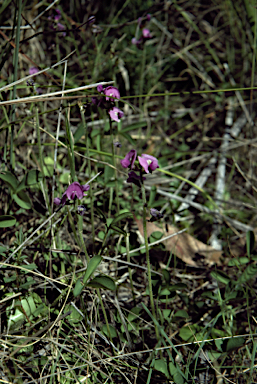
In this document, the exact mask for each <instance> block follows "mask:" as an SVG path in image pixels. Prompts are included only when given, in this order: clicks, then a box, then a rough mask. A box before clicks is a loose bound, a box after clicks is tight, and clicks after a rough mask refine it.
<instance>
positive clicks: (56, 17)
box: [54, 8, 62, 21]
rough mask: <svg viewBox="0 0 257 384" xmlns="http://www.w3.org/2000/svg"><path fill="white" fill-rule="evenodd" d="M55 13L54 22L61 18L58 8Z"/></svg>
mask: <svg viewBox="0 0 257 384" xmlns="http://www.w3.org/2000/svg"><path fill="white" fill-rule="evenodd" d="M55 12H56V15H55V16H54V20H55V21H58V20H60V18H61V17H62V16H61V11H60V10H59V9H58V8H56V10H55Z"/></svg>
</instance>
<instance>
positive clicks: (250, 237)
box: [246, 231, 255, 257]
mask: <svg viewBox="0 0 257 384" xmlns="http://www.w3.org/2000/svg"><path fill="white" fill-rule="evenodd" d="M254 245H255V236H254V232H253V231H248V232H247V233H246V250H247V256H248V257H251V253H252V251H253V249H254Z"/></svg>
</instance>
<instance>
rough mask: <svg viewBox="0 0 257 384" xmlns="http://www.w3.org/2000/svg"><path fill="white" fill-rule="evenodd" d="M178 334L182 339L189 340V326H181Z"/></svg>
mask: <svg viewBox="0 0 257 384" xmlns="http://www.w3.org/2000/svg"><path fill="white" fill-rule="evenodd" d="M179 336H180V337H181V339H182V340H184V341H189V340H190V339H192V338H193V333H192V331H191V329H190V328H189V327H183V328H181V329H180V331H179Z"/></svg>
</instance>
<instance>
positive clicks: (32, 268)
mask: <svg viewBox="0 0 257 384" xmlns="http://www.w3.org/2000/svg"><path fill="white" fill-rule="evenodd" d="M22 268H24V269H27V270H28V272H29V271H33V270H34V269H36V268H37V265H36V264H35V263H31V264H29V265H27V264H25V265H22ZM25 273H26V272H25Z"/></svg>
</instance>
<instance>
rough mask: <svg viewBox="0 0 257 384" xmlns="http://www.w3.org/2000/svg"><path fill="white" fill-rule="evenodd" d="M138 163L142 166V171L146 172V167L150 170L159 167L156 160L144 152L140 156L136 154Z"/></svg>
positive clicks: (147, 171)
mask: <svg viewBox="0 0 257 384" xmlns="http://www.w3.org/2000/svg"><path fill="white" fill-rule="evenodd" d="M138 161H139V164H140V165H141V166H142V167H143V168H144V171H145V172H146V173H149V170H148V168H150V170H151V171H154V170H155V169H156V168H159V165H158V160H157V159H156V158H155V157H153V156H151V155H146V154H145V153H143V154H142V156H138Z"/></svg>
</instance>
